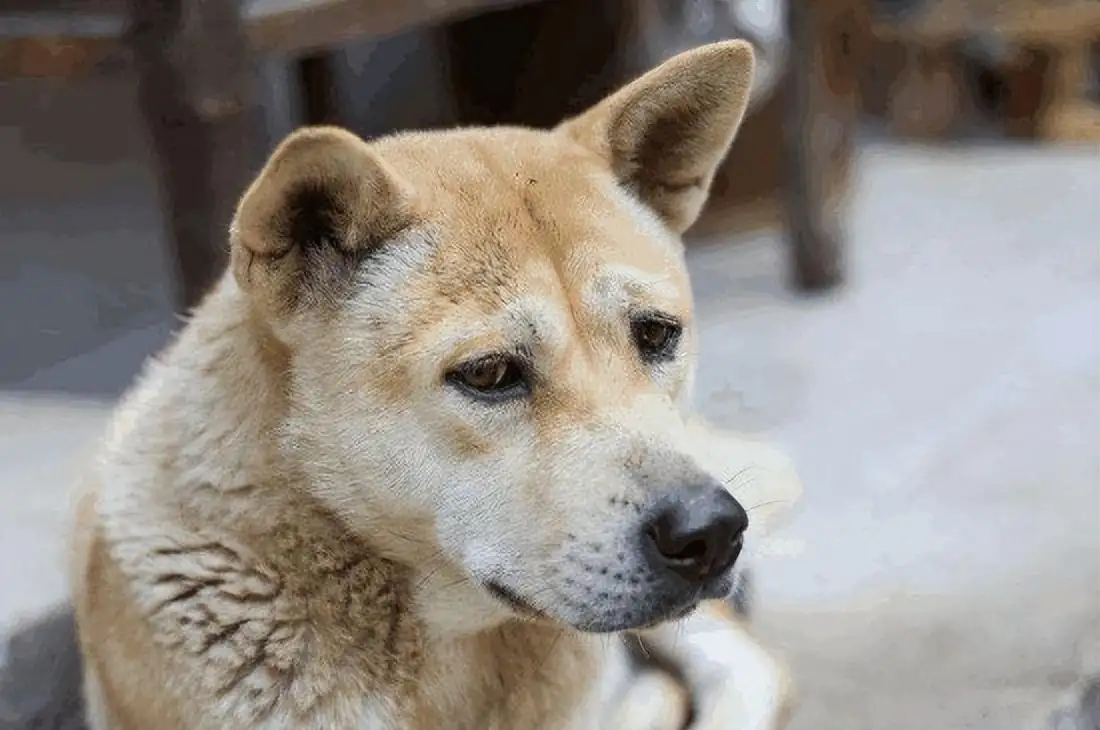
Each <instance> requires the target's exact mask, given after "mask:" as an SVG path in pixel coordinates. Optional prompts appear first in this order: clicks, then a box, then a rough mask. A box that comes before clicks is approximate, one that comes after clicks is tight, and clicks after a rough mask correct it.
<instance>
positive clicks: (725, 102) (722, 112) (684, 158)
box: [559, 41, 753, 233]
mask: <svg viewBox="0 0 1100 730" xmlns="http://www.w3.org/2000/svg"><path fill="white" fill-rule="evenodd" d="M752 70H753V54H752V46H750V45H749V44H748V43H746V42H744V41H724V42H721V43H713V44H710V45H706V46H701V47H699V48H696V49H694V50H691V51H687V52H685V53H681V54H680V55H678V56H676V57H674V58H672V59H671V60H669V61H666V62H665V63H663V64H661V65H660V66H658V67H657V68H655V69H653V70H652V71H650V72H649V73H647V74H645V75H644V76H642V77H640V78H638V79H637V80H635V81H633V82H631V83H630V84H628V85H627V86H625V87H623V88H622V89H620V90H619V91H617V92H616V93H614V94H612V95H611V96H609V97H607V98H606V99H604V100H603V101H602V102H600V103H599V104H597V105H596V106H594V107H593V108H591V109H589V110H588V111H586V112H584V113H583V114H581V115H580V116H578V117H575V118H573V119H570V120H567V121H566V122H564V123H563V124H562V125H561V126H560V127H559V131H560V132H562V133H565V134H567V135H569V136H571V137H572V138H573V139H575V140H576V141H578V142H580V143H581V144H582V145H584V146H586V147H588V148H589V149H591V150H593V151H595V152H597V153H598V154H600V155H602V156H604V157H605V158H606V159H607V161H608V163H609V165H610V166H611V169H612V170H613V172H614V173H615V175H616V176H617V177H618V179H619V180H620V181H621V182H622V183H623V184H624V185H626V186H627V187H629V188H630V189H631V190H633V191H634V193H635V194H637V195H638V196H639V197H640V198H641V199H642V201H644V202H645V203H646V204H648V205H649V206H650V207H651V208H652V209H653V210H654V211H656V212H657V214H658V215H659V216H661V218H662V219H664V221H665V223H666V224H667V225H668V227H669V228H671V229H672V230H674V231H676V232H677V233H682V232H683V231H684V230H686V229H687V227H688V226H690V225H691V224H692V223H693V222H694V221H695V219H696V217H698V215H699V211H700V210H701V209H702V206H703V203H704V202H705V201H706V197H707V193H708V191H709V189H710V185H711V182H712V181H713V179H714V173H715V170H716V169H717V168H718V165H719V163H720V162H721V161H722V159H723V158H724V157H725V155H726V152H727V151H728V150H729V146H730V144H731V143H732V142H733V137H734V135H735V134H736V132H737V128H738V127H739V126H740V124H741V119H742V117H743V116H744V114H745V108H746V107H747V106H748V102H749V92H750V88H751V85H752Z"/></svg>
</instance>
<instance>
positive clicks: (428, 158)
mask: <svg viewBox="0 0 1100 730" xmlns="http://www.w3.org/2000/svg"><path fill="white" fill-rule="evenodd" d="M751 74H752V53H751V51H750V48H749V46H748V45H747V44H746V43H743V42H736V41H734V42H726V43H720V44H715V45H711V46H706V47H703V48H700V49H697V50H695V51H691V52H689V53H686V54H683V55H681V56H679V57H677V58H675V59H673V60H672V61H670V62H668V63H666V64H664V65H663V66H661V67H659V68H658V69H656V70H654V71H652V72H650V73H649V74H647V75H645V76H643V77H642V78H640V79H638V80H637V81H635V82H634V83H632V84H630V85H628V86H627V87H625V88H624V89H622V90H620V91H619V92H618V93H616V94H614V95H612V96H610V97H608V98H607V99H605V100H604V101H603V102H601V103H600V104H599V105H597V106H596V107H594V108H593V109H591V110H590V111H588V112H586V113H585V114H582V115H580V116H578V117H576V118H574V119H571V120H568V121H567V122H565V123H563V124H562V125H560V126H559V127H558V128H556V129H553V130H550V131H535V130H529V129H516V128H497V129H466V130H457V131H450V132H434V133H420V134H404V135H397V136H393V137H388V138H383V139H379V140H376V141H373V142H370V143H368V142H364V141H363V140H361V139H359V138H357V137H355V136H353V135H351V134H349V133H347V132H343V131H340V130H337V129H331V128H312V129H304V130H301V131H299V132H297V133H295V134H294V135H292V136H291V137H290V138H289V139H287V140H286V141H285V142H284V143H283V144H282V145H281V146H280V147H279V148H278V149H277V150H276V151H275V153H274V154H273V156H272V158H271V160H270V161H269V162H268V164H267V166H266V167H265V168H264V170H263V171H262V172H261V173H260V175H259V176H258V178H257V180H256V181H255V182H254V184H253V185H252V186H251V188H250V189H249V190H248V191H247V192H246V194H245V195H244V197H243V199H242V201H241V203H240V206H239V210H238V214H237V217H236V220H235V222H234V226H233V231H232V244H233V246H232V262H233V263H232V266H233V273H234V276H235V278H236V281H237V285H238V286H239V288H240V289H241V290H242V291H243V292H244V293H245V296H246V298H247V300H248V302H249V306H250V307H251V308H252V309H253V310H254V312H255V313H256V315H257V317H256V319H257V321H260V322H262V323H263V326H264V327H266V328H268V329H269V330H270V332H271V333H272V336H273V337H275V338H277V339H278V340H280V341H281V342H282V343H283V344H284V345H285V349H286V350H287V351H288V352H289V353H291V354H290V366H289V373H288V391H289V393H290V401H291V403H292V405H291V415H290V417H289V424H288V434H289V438H288V439H287V442H288V444H291V445H292V448H293V449H294V452H295V454H296V459H297V461H298V462H299V463H300V464H301V465H302V466H303V468H304V469H305V470H306V472H307V473H308V475H309V480H310V487H311V488H312V489H313V490H314V492H315V493H316V494H317V495H318V496H319V497H320V498H321V499H323V500H325V501H326V503H327V504H329V505H330V506H331V507H332V508H333V509H335V510H336V511H337V512H338V513H339V514H340V515H342V516H343V518H344V519H345V520H346V521H347V523H348V524H349V525H350V526H351V527H352V529H355V530H358V531H360V532H361V533H362V534H364V535H366V536H368V537H370V538H371V539H373V540H374V541H375V542H376V543H377V544H380V545H382V546H384V548H385V549H387V550H390V551H392V552H394V553H395V554H401V555H404V556H406V558H409V557H412V556H417V557H418V558H421V559H423V560H425V561H426V562H430V561H432V560H435V559H437V558H439V559H444V560H446V561H447V562H448V563H449V564H450V565H452V566H458V567H459V568H460V569H461V571H462V573H463V575H464V576H465V578H466V579H468V580H469V582H470V584H472V585H476V586H478V590H479V591H483V593H482V595H484V596H487V597H489V596H491V597H493V599H494V600H495V601H499V604H500V605H505V604H506V605H508V606H509V608H510V610H514V611H516V612H519V613H532V614H539V615H542V616H545V617H550V618H553V619H555V620H558V621H561V622H564V623H566V624H569V625H571V626H573V627H576V628H578V629H582V630H588V631H614V630H620V629H626V628H631V627H637V626H642V625H647V624H651V623H654V622H657V621H661V620H664V619H667V618H670V617H672V616H675V615H678V614H680V613H683V612H686V611H688V610H690V609H691V608H692V607H694V605H696V604H697V603H698V602H699V601H700V600H702V599H705V598H711V597H716V596H719V595H721V594H724V593H725V592H727V591H728V590H729V588H730V584H731V580H732V578H731V569H732V566H733V564H734V561H735V560H736V559H737V556H738V553H739V551H740V548H741V540H742V533H743V532H744V530H745V528H746V523H747V519H748V518H747V516H746V513H745V510H744V509H742V507H741V505H739V504H738V502H737V501H736V500H735V499H734V498H733V497H732V496H730V494H729V492H728V491H727V490H726V489H725V488H724V485H723V484H722V483H721V482H720V481H719V480H717V479H716V478H715V476H714V475H712V474H710V473H707V472H706V471H705V470H704V469H703V468H702V467H701V466H700V464H699V463H697V461H696V460H695V459H693V458H692V457H691V456H689V454H690V453H691V443H690V438H689V436H688V433H687V430H686V429H685V424H684V415H683V408H684V405H685V403H686V400H687V399H688V397H689V393H690V389H691V382H692V376H693V369H694V364H695V360H696V333H695V327H694V324H693V320H692V297H691V291H690V289H689V285H688V277H687V273H686V270H685V266H684V260H683V251H682V243H681V241H680V234H681V233H682V232H683V231H684V230H685V229H686V228H687V227H688V226H689V225H690V224H691V223H692V221H693V220H694V219H695V218H696V216H697V215H698V213H699V210H700V208H701V206H702V204H703V202H704V200H705V197H706V194H707V191H708V188H709V186H710V183H711V180H712V178H713V175H714V172H715V168H716V167H717V165H718V164H719V162H720V161H721V159H722V158H723V156H724V155H725V153H726V151H727V148H728V147H729V145H730V142H731V141H732V138H733V136H734V133H735V131H736V129H737V127H738V125H739V123H740V121H741V118H742V115H743V114H744V111H745V107H746V104H747V101H748V94H749V88H750V79H751ZM494 605H496V604H494Z"/></svg>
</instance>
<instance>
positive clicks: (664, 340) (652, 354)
mask: <svg viewBox="0 0 1100 730" xmlns="http://www.w3.org/2000/svg"><path fill="white" fill-rule="evenodd" d="M682 332H683V326H682V325H681V324H680V323H679V322H677V321H676V320H674V319H672V318H670V317H664V316H658V315H644V316H640V317H636V318H634V319H633V320H632V321H631V323H630V333H631V336H632V337H633V338H634V345H635V346H636V347H637V348H638V352H639V353H641V355H642V359H643V360H645V361H646V362H661V361H664V360H671V359H672V358H673V356H675V354H676V348H677V346H678V345H679V344H680V334H681V333H682Z"/></svg>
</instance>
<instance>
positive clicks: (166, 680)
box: [71, 321, 421, 727]
mask: <svg viewBox="0 0 1100 730" xmlns="http://www.w3.org/2000/svg"><path fill="white" fill-rule="evenodd" d="M232 324H233V323H232V322H226V321H221V322H217V321H215V322H213V323H211V322H209V321H208V322H202V323H199V325H198V327H197V328H196V329H197V330H198V331H196V332H189V333H185V335H184V337H183V338H181V341H180V342H177V343H176V345H175V346H174V350H170V351H169V352H168V354H167V355H166V357H165V360H164V361H163V362H160V363H157V364H154V365H153V366H152V367H151V369H150V371H149V372H148V373H146V375H145V377H144V379H143V381H142V382H141V383H140V384H139V385H138V386H137V388H136V389H135V390H134V391H133V392H132V393H131V394H129V395H128V396H127V397H126V399H125V400H124V402H123V403H122V404H121V406H120V408H119V410H118V412H117V413H116V416H115V418H114V420H113V422H112V425H111V427H110V428H109V433H108V436H107V439H106V440H105V443H104V445H103V448H102V450H101V452H100V454H99V458H98V459H97V460H96V462H95V463H94V464H93V465H91V467H90V468H89V469H88V470H87V473H86V474H85V478H84V479H83V480H82V483H81V485H80V487H79V488H78V491H77V493H76V505H77V508H76V520H75V529H74V531H73V542H72V563H71V566H72V581H71V582H72V587H73V594H74V605H75V607H76V612H77V617H78V621H79V623H80V627H81V637H82V644H83V646H84V650H85V660H86V663H87V665H88V667H89V673H90V675H92V676H94V677H97V681H96V683H95V684H96V685H97V690H98V692H99V694H100V695H101V697H100V698H99V701H100V703H101V704H106V705H109V706H118V707H123V706H125V707H127V708H131V710H130V711H131V712H135V713H137V715H135V716H134V717H132V718H129V719H123V720H119V721H118V722H119V723H121V725H122V727H130V726H134V727H139V726H140V727H152V726H154V725H155V726H157V727H170V726H171V723H170V722H169V724H168V725H165V722H166V721H167V719H168V718H173V717H175V718H179V719H180V721H181V723H182V722H183V719H184V718H187V717H188V716H189V715H191V714H192V713H193V712H196V711H197V712H198V715H201V716H203V717H207V718H209V722H214V723H215V724H217V723H221V724H217V726H218V727H230V726H232V727H256V726H260V725H261V724H262V723H263V722H273V721H276V719H277V718H280V717H281V718H285V720H286V721H295V722H299V721H301V722H307V723H309V722H316V721H319V720H318V718H330V719H332V720H333V721H336V719H337V718H339V717H350V716H358V715H362V713H363V712H365V711H366V710H365V709H364V708H363V702H364V699H363V698H364V697H366V696H372V695H377V696H379V697H388V698H396V699H397V700H399V699H400V697H401V695H402V693H403V692H404V689H403V688H404V687H405V685H407V684H408V683H410V682H411V681H412V677H414V676H415V673H416V671H417V668H418V666H419V656H420V653H421V649H420V628H419V625H418V623H417V621H416V619H415V617H414V616H413V612H412V611H411V610H410V602H411V600H412V599H411V586H410V581H409V579H408V576H407V575H406V570H405V569H404V568H402V567H400V566H397V565H395V564H394V563H391V562H389V561H387V560H385V559H382V558H381V557H379V556H377V555H375V554H374V553H372V551H371V550H369V549H368V548H367V547H366V546H365V545H364V543H363V542H362V541H361V540H359V539H357V538H356V537H355V536H353V535H351V534H349V532H348V531H347V530H346V529H345V528H344V526H343V525H342V524H341V523H340V521H339V520H338V519H337V518H336V517H335V516H333V515H332V514H330V513H329V512H327V511H325V510H323V509H321V508H320V507H319V506H318V505H317V504H316V503H315V502H314V501H313V500H312V499H311V498H310V497H308V495H306V494H304V493H303V492H302V491H301V490H296V489H294V488H292V486H293V485H291V484H289V483H288V482H289V481H290V480H292V479H293V477H292V475H287V474H279V473H277V472H278V468H277V466H278V465H275V464H271V465H267V464H264V463H262V459H263V455H262V453H260V452H262V449H263V447H264V446H263V443H262V441H261V439H259V438H255V439H253V438H251V437H250V435H249V434H250V432H253V431H258V430H260V429H263V428H266V427H267V425H266V424H265V423H264V422H263V420H264V419H263V414H262V413H250V414H247V417H244V418H240V417H238V418H237V419H236V422H235V423H233V426H234V428H232V429H230V428H229V422H230V420H231V418H230V417H229V416H228V415H227V416H226V417H225V418H224V421H219V409H218V408H210V409H205V410H206V413H207V414H208V415H207V418H206V419H205V421H204V422H202V423H199V422H198V421H197V420H195V419H191V418H189V416H188V413H187V412H185V411H184V412H181V410H180V409H178V408H175V407H174V406H175V404H176V403H177V402H193V401H194V399H195V393H196V392H202V391H209V392H210V394H211V398H222V399H224V398H227V397H232V393H231V391H232V389H233V388H235V387H238V385H237V384H236V383H234V382H233V380H234V379H235V378H236V376H237V374H236V373H235V372H234V367H235V366H236V363H235V362H234V355H233V352H234V350H235V349H236V348H238V347H240V346H242V345H241V343H238V342H235V341H234V334H233V326H232ZM215 330H220V332H219V333H218V334H217V336H215V335H214V334H213V333H214V331H215ZM203 348H207V351H206V352H202V349H203ZM218 348H220V349H222V350H224V352H222V353H218V352H212V351H211V350H216V349H218ZM188 360H200V361H201V360H206V361H212V362H215V363H217V367H216V368H203V367H197V368H196V367H193V366H188V365H187V361H188ZM181 362H183V363H184V366H181V365H180V363H181ZM227 378H228V379H229V380H230V383H229V384H228V385H227V383H226V380H227ZM241 380H242V383H244V385H242V386H240V387H262V385H261V386H257V385H255V384H254V383H250V382H249V380H248V378H242V379H241ZM177 392H181V393H182V392H186V393H188V394H189V396H188V398H186V399H182V398H181V399H178V400H177V399H176V398H174V397H173V393H177ZM261 401H262V399H261ZM253 402H255V399H253ZM211 413H212V414H213V417H212V418H211V417H210V416H209V414H211ZM248 418H253V419H254V421H255V422H248ZM181 432H186V433H187V435H186V437H185V438H181V437H180V433H181ZM181 444H182V445H183V447H181ZM197 447H199V448H206V449H208V450H207V451H206V452H205V453H202V454H196V453H192V452H191V450H192V449H195V448H197ZM244 459H252V460H253V463H251V464H250V465H249V467H248V468H247V469H242V468H241V467H240V464H241V462H242V460H244ZM246 476H250V477H256V478H255V479H245V478H244V477H246ZM106 665H112V669H111V670H110V671H109V672H103V671H97V668H98V667H102V666H106ZM120 667H121V669H120ZM112 697H114V698H116V699H117V700H118V701H112ZM138 697H149V698H154V697H155V698H157V700H156V702H157V706H156V707H153V706H152V705H151V704H150V703H151V702H152V701H153V700H149V701H135V699H134V698H138ZM211 697H215V698H217V703H216V704H215V705H214V706H213V707H208V706H207V704H206V700H204V701H203V706H202V707H201V708H199V707H198V706H197V705H195V706H194V707H193V708H192V704H191V703H192V702H198V699H197V698H211ZM93 704H94V703H93ZM134 708H136V709H134ZM142 708H144V709H142ZM142 712H147V713H148V714H147V715H144V716H143V715H142V714H141V713H142ZM146 718H150V719H149V721H148V722H147V721H146ZM152 718H155V719H156V722H153V723H152V724H150V722H152ZM143 723H144V724H143ZM188 726H193V725H191V724H188Z"/></svg>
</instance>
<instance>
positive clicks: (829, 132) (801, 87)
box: [783, 2, 857, 292]
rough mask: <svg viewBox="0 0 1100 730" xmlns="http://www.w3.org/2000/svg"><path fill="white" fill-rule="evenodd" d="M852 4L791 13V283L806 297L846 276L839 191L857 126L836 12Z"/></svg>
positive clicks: (842, 14)
mask: <svg viewBox="0 0 1100 730" xmlns="http://www.w3.org/2000/svg"><path fill="white" fill-rule="evenodd" d="M846 5H848V3H841V2H837V3H836V4H835V6H833V5H831V4H829V3H818V2H793V3H790V5H789V6H788V10H787V25H788V32H789V34H790V35H789V38H790V57H789V62H790V68H789V70H788V73H787V77H786V81H785V86H784V89H783V93H784V94H785V120H784V125H783V126H784V136H785V140H784V146H785V147H786V154H785V157H786V161H785V164H784V167H785V174H784V177H785V182H784V188H785V190H784V195H783V197H784V206H785V208H786V219H787V235H788V237H789V244H790V262H791V263H790V267H791V278H792V283H793V285H794V287H795V288H796V289H797V290H799V291H803V292H815V291H825V290H828V289H832V288H833V287H836V286H838V285H840V284H841V283H842V282H843V280H844V275H845V266H844V264H845V257H844V232H843V230H842V226H841V213H842V211H841V209H840V205H841V200H842V198H843V195H842V194H841V191H842V190H844V189H845V188H846V178H845V175H846V173H847V167H848V163H849V160H850V158H851V156H852V154H853V145H854V135H855V126H856V122H857V108H856V94H855V86H856V84H855V80H854V76H853V74H852V69H850V68H848V66H849V65H850V63H849V61H848V59H847V56H848V55H849V54H850V49H848V48H847V45H848V43H849V36H848V35H846V34H848V33H850V29H849V28H847V27H846V24H847V23H848V22H849V18H848V17H846V15H847V14H848V12H849V11H846V10H843V9H841V8H840V7H837V6H846Z"/></svg>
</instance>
